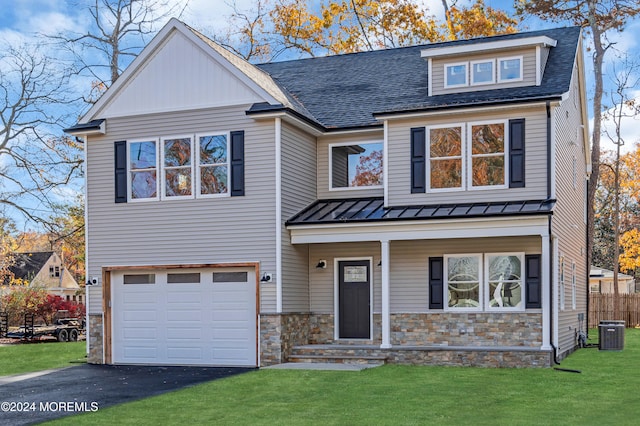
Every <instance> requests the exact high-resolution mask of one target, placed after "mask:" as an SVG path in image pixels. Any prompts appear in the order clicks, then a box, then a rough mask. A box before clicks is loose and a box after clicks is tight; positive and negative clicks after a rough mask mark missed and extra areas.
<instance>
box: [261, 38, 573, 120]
mask: <svg viewBox="0 0 640 426" xmlns="http://www.w3.org/2000/svg"><path fill="white" fill-rule="evenodd" d="M536 36H547V37H550V38H552V39H554V40H557V45H556V47H553V48H551V50H550V53H549V57H548V60H547V64H546V68H545V71H544V75H543V79H542V84H541V85H540V86H527V87H515V88H505V89H498V90H496V89H492V90H482V91H477V92H462V93H455V94H447V95H439V96H428V93H427V86H428V74H427V71H428V69H427V61H426V60H425V59H424V58H422V57H421V56H420V53H421V51H422V50H425V49H432V48H439V47H445V46H452V45H457V46H461V45H474V44H479V43H483V42H486V41H501V40H514V39H519V38H528V37H536ZM579 38H580V28H579V27H568V28H557V29H550V30H541V31H533V32H525V33H517V34H508V35H501V36H495V37H490V38H478V39H471V40H460V41H452V42H445V43H434V44H428V45H420V46H412V47H404V48H397V49H387V50H377V51H372V52H362V53H353V54H346V55H336V56H326V57H318V58H310V59H300V60H294V61H284V62H272V63H266V64H260V65H258V67H259V68H260V69H262V70H263V71H265V72H267V73H268V74H269V75H270V76H271V77H272V78H273V79H274V80H275V81H276V82H277V83H278V85H279V86H280V87H282V88H283V89H284V90H285V91H286V92H288V93H289V94H290V96H291V97H292V98H293V99H295V100H296V101H297V102H298V103H299V105H300V106H301V107H303V108H304V110H305V111H304V112H303V113H302V114H301V115H304V116H305V117H307V118H310V119H312V120H314V121H316V122H317V123H319V124H320V125H321V126H323V127H325V128H327V129H332V128H351V127H363V126H373V125H380V122H379V121H377V120H376V119H375V117H374V114H376V113H392V112H405V111H414V110H415V111H418V110H429V109H438V108H452V107H457V106H469V105H483V104H489V103H492V104H493V103H505V102H513V101H523V100H542V99H553V98H557V97H559V96H561V95H562V94H563V93H565V92H567V91H568V90H569V88H570V84H571V75H572V71H573V64H574V61H575V56H576V53H577V48H578V43H579ZM273 108H274V106H267V105H264V104H257V105H254V106H253V108H252V109H251V110H250V111H251V112H260V111H265V110H267V109H269V110H270V109H273ZM295 110H296V108H294V111H295ZM309 114H310V115H311V117H309Z"/></svg>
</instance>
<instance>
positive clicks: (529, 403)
mask: <svg viewBox="0 0 640 426" xmlns="http://www.w3.org/2000/svg"><path fill="white" fill-rule="evenodd" d="M592 334H596V333H592ZM596 335H597V334H596ZM639 362H640V330H633V329H630V330H627V333H626V341H625V348H624V350H623V351H620V352H615V351H599V350H598V349H597V348H589V349H582V350H579V351H578V352H576V353H574V354H572V355H571V356H570V357H568V358H567V359H565V360H564V361H563V362H562V365H561V366H560V367H561V368H565V369H576V370H580V371H581V373H580V374H577V373H570V372H564V371H557V370H554V369H550V368H549V369H540V368H523V369H488V368H469V367H426V366H425V367H412V366H397V365H387V366H384V367H380V368H375V369H371V370H365V371H361V372H333V371H301V370H259V371H255V372H251V373H247V374H243V375H240V376H235V377H230V378H227V379H224V380H218V381H213V382H209V383H205V384H202V385H198V386H194V387H191V388H188V389H183V390H180V391H176V392H172V393H168V394H164V395H161V396H158V397H153V398H148V399H144V400H139V401H135V402H131V403H127V404H124V405H120V406H115V407H110V408H105V409H100V410H99V411H97V412H95V413H88V414H83V415H79V416H73V417H68V418H66V419H61V420H59V421H58V422H57V423H59V424H74V425H112V424H138V425H148V424H230V425H233V424H239V425H246V424H251V425H316V424H322V425H332V424H335V425H345V424H348V425H399V424H405V425H414V424H415V425H418V424H437V425H465V424H473V425H572V424H576V425H584V424H587V425H589V424H616V425H632V424H638V418H640V368H639V366H638V363H639Z"/></svg>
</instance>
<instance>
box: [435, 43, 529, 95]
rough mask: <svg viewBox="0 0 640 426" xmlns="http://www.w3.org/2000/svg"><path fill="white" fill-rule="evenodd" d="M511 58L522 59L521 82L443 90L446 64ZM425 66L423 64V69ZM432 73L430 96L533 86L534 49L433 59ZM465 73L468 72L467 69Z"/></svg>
mask: <svg viewBox="0 0 640 426" xmlns="http://www.w3.org/2000/svg"><path fill="white" fill-rule="evenodd" d="M512 56H522V57H523V58H522V59H523V64H524V69H523V75H522V76H523V79H522V81H517V82H509V83H496V84H481V85H469V86H466V87H454V88H451V89H445V87H444V72H445V71H444V67H445V65H447V64H453V63H460V62H469V63H471V61H476V60H482V59H500V58H508V57H512ZM426 66H427V64H426V63H425V67H426ZM497 66H498V63H497V61H496V63H495V67H496V70H495V71H496V74H495V78H496V81H498V72H497ZM431 69H432V72H433V80H432V83H431V84H432V86H431V87H432V90H433V93H432V95H442V94H445V93H458V92H477V91H479V90H491V89H500V88H505V87H521V86H533V85H535V84H536V54H535V48H533V47H531V48H528V49H519V50H509V51H500V52H492V53H489V54H482V55H469V54H467V55H465V56H458V57H448V58H441V59H436V58H434V59H433V63H432V68H431ZM467 72H469V68H467ZM468 78H469V82H471V77H468Z"/></svg>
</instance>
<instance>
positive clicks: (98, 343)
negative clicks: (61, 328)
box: [87, 314, 104, 364]
mask: <svg viewBox="0 0 640 426" xmlns="http://www.w3.org/2000/svg"><path fill="white" fill-rule="evenodd" d="M88 327H89V328H88V335H87V339H89V354H88V355H87V362H88V363H89V364H102V352H103V350H102V344H103V338H102V335H103V330H104V329H103V327H102V315H101V314H97V315H96V314H89V324H88Z"/></svg>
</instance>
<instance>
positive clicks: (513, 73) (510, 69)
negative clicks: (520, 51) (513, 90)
mask: <svg viewBox="0 0 640 426" xmlns="http://www.w3.org/2000/svg"><path fill="white" fill-rule="evenodd" d="M498 64H499V65H498V70H499V71H498V81H499V82H501V83H502V82H507V81H520V80H522V56H515V57H511V58H500V59H498Z"/></svg>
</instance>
